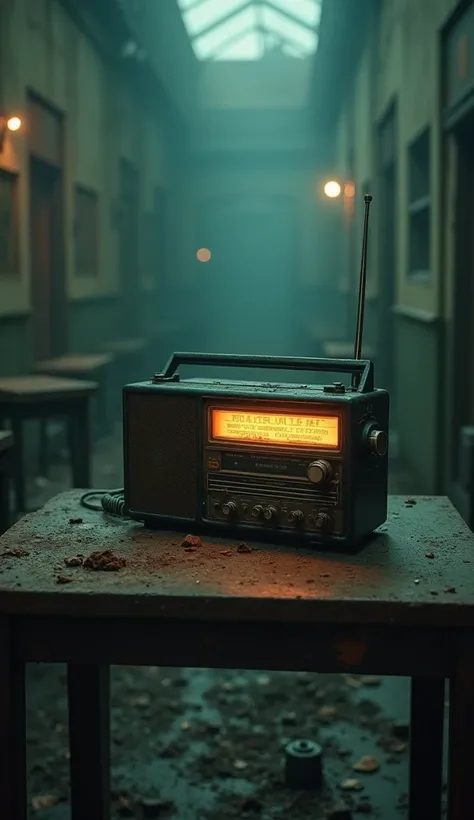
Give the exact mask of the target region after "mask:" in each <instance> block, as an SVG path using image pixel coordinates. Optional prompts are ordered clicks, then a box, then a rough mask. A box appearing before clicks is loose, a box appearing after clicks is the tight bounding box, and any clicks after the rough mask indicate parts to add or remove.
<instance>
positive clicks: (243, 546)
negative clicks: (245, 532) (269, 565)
mask: <svg viewBox="0 0 474 820" xmlns="http://www.w3.org/2000/svg"><path fill="white" fill-rule="evenodd" d="M237 552H241V553H247V552H253V547H251V546H250V544H246V543H245V542H244V541H242V543H241V544H239V546H238V547H237Z"/></svg>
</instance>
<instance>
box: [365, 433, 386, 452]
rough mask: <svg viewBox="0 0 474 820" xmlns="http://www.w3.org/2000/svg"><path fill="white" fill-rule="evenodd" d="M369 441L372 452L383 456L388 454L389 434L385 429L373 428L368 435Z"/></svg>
mask: <svg viewBox="0 0 474 820" xmlns="http://www.w3.org/2000/svg"><path fill="white" fill-rule="evenodd" d="M368 441H369V447H370V450H371V452H372V453H374V454H375V455H376V456H380V457H382V456H385V455H387V449H388V436H387V433H385V432H384V430H378V429H374V430H371V431H370V433H369V436H368Z"/></svg>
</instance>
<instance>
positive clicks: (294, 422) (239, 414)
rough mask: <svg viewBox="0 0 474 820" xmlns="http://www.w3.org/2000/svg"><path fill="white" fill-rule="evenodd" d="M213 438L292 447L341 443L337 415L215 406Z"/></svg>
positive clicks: (331, 445)
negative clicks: (229, 408)
mask: <svg viewBox="0 0 474 820" xmlns="http://www.w3.org/2000/svg"><path fill="white" fill-rule="evenodd" d="M211 412H212V427H211V429H212V438H213V439H220V440H223V441H241V442H249V443H250V442H252V443H257V442H262V443H265V444H272V445H281V446H293V447H295V446H296V447H318V448H319V447H326V448H331V449H337V448H338V447H339V418H338V417H337V416H300V415H296V414H295V415H293V414H289V413H255V412H251V413H249V412H247V411H245V410H212V411H211Z"/></svg>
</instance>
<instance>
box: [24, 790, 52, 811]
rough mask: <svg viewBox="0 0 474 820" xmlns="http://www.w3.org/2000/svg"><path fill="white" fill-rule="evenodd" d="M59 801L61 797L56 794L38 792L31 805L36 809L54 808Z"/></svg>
mask: <svg viewBox="0 0 474 820" xmlns="http://www.w3.org/2000/svg"><path fill="white" fill-rule="evenodd" d="M58 803H59V797H57V796H56V795H54V794H38V795H35V796H34V797H33V798H32V800H31V805H32V807H33V808H34V810H35V811H40V810H41V809H52V808H53V807H54V806H57V804H58Z"/></svg>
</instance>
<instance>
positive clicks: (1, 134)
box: [0, 114, 23, 151]
mask: <svg viewBox="0 0 474 820" xmlns="http://www.w3.org/2000/svg"><path fill="white" fill-rule="evenodd" d="M22 125H23V123H22V121H21V119H20V117H17V116H11V117H8V116H5V115H3V116H2V115H1V114H0V151H2V150H3V144H4V142H5V137H6V134H7V131H11V132H15V131H20V129H21V126H22Z"/></svg>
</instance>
